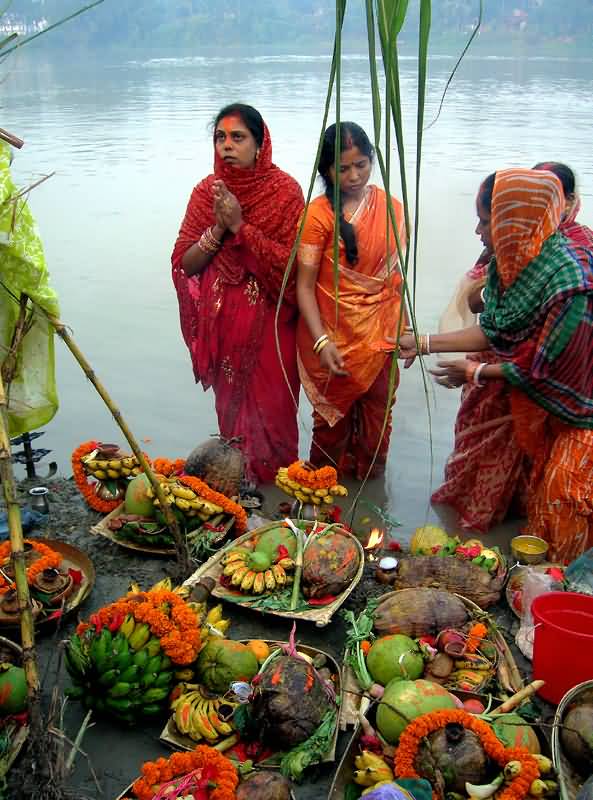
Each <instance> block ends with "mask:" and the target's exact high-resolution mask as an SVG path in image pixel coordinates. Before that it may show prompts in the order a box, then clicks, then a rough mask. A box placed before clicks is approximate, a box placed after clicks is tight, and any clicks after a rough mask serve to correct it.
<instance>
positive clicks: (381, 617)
mask: <svg viewBox="0 0 593 800" xmlns="http://www.w3.org/2000/svg"><path fill="white" fill-rule="evenodd" d="M467 620H468V613H467V611H466V608H465V606H464V604H463V601H462V600H460V598H459V597H455V596H454V595H452V594H449V593H448V592H440V591H438V590H437V589H402V590H401V591H399V592H392V593H390V594H388V595H386V597H385V599H384V600H383V601H382V602H381V603H379V605H378V606H377V608H376V610H375V623H374V626H375V630H376V631H378V633H379V634H380V635H381V636H384V635H385V634H387V633H405V634H406V636H411V637H412V638H416V637H418V636H436V635H437V634H439V633H440V632H441V631H442V630H444V629H445V628H461V627H463V625H464V624H465V623H466V622H467Z"/></svg>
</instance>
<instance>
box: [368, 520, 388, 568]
mask: <svg viewBox="0 0 593 800" xmlns="http://www.w3.org/2000/svg"><path fill="white" fill-rule="evenodd" d="M384 538H385V531H381V530H379V528H373V529H372V530H371V532H370V533H369V538H368V539H367V543H366V544H365V546H364V549H365V550H367V551H369V558H370V560H371V561H374V560H375V559H376V556H375V555H374V554H373V552H374V551H375V550H378V549H379V548H380V547H381V545H382V544H383V539H384Z"/></svg>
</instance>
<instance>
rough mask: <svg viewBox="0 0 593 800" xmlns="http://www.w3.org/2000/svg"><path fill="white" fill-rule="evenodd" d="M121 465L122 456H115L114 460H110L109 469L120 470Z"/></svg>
mask: <svg viewBox="0 0 593 800" xmlns="http://www.w3.org/2000/svg"><path fill="white" fill-rule="evenodd" d="M121 467H122V463H121V458H114V459H113V461H110V462H109V469H117V470H120V469H121Z"/></svg>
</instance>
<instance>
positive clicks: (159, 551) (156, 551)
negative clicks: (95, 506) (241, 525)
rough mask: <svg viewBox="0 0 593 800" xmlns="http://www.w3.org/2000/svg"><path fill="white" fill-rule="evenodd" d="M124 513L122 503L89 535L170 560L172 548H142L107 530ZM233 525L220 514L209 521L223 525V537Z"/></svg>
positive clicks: (95, 526) (232, 522)
mask: <svg viewBox="0 0 593 800" xmlns="http://www.w3.org/2000/svg"><path fill="white" fill-rule="evenodd" d="M123 511H124V504H123V503H122V504H121V505H119V506H118V507H117V508H115V509H114V510H113V511H112V512H111V513H110V514H108V515H107V516H106V517H103V519H102V520H101V521H100V522H98V523H97V524H96V525H93V526H92V527H91V529H90V530H91V533H94V534H95V535H97V536H103V537H104V538H105V539H109V541H110V542H114V543H115V544H117V545H119V546H120V547H124V548H125V549H126V550H134V552H136V553H144V554H145V555H149V556H161V557H165V558H172V557H174V556H175V548H174V547H144V546H143V545H141V544H137V543H136V542H127V541H125V540H124V539H119V538H118V537H117V536H116V535H115V532H114V531H112V530H110V529H109V523H110V522H111V520H112V519H116V517H119V516H120V515H121V514H123ZM234 523H235V518H234V517H229V516H227V517H226V521H225V517H224V516H223V515H222V514H221V515H219V516H217V517H213V518H212V520H211V521H210V523H209V524H210V525H224V527H225V529H226V531H225V533H224V536H223V538H224V537H226V536H227V535H228V532H229V531H230V529H231V528H232V526H233V525H234Z"/></svg>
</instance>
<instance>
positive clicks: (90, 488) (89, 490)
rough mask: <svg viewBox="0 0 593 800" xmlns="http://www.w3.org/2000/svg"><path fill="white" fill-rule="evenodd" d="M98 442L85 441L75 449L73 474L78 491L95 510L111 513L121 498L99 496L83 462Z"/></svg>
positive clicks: (72, 460) (72, 458)
mask: <svg viewBox="0 0 593 800" xmlns="http://www.w3.org/2000/svg"><path fill="white" fill-rule="evenodd" d="M98 444H99V443H98V442H95V441H90V442H83V443H82V444H81V445H79V446H78V447H77V448H76V450H74V452H73V453H72V457H71V462H72V474H73V475H74V481H75V483H76V485H77V487H78V491H79V492H80V493H81V495H82V496H83V497H84V499H85V500H86V502H87V505H89V506H90V507H91V508H92V509H93V511H100V512H101V514H110V513H111V512H112V511H113V510H114V509H115V508H117V507H118V506H119V505H120V503H121V500H120V499H118V498H115V499H114V500H103V499H102V498H101V497H99V495H98V494H97V493H96V491H95V487H96V484H93V483H89V480H88V475H87V474H86V472H85V469H84V466H83V464H82V459H83V458H84V456H87V455H88V454H89V453H92V452H93V450H96V449H97V446H98Z"/></svg>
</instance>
